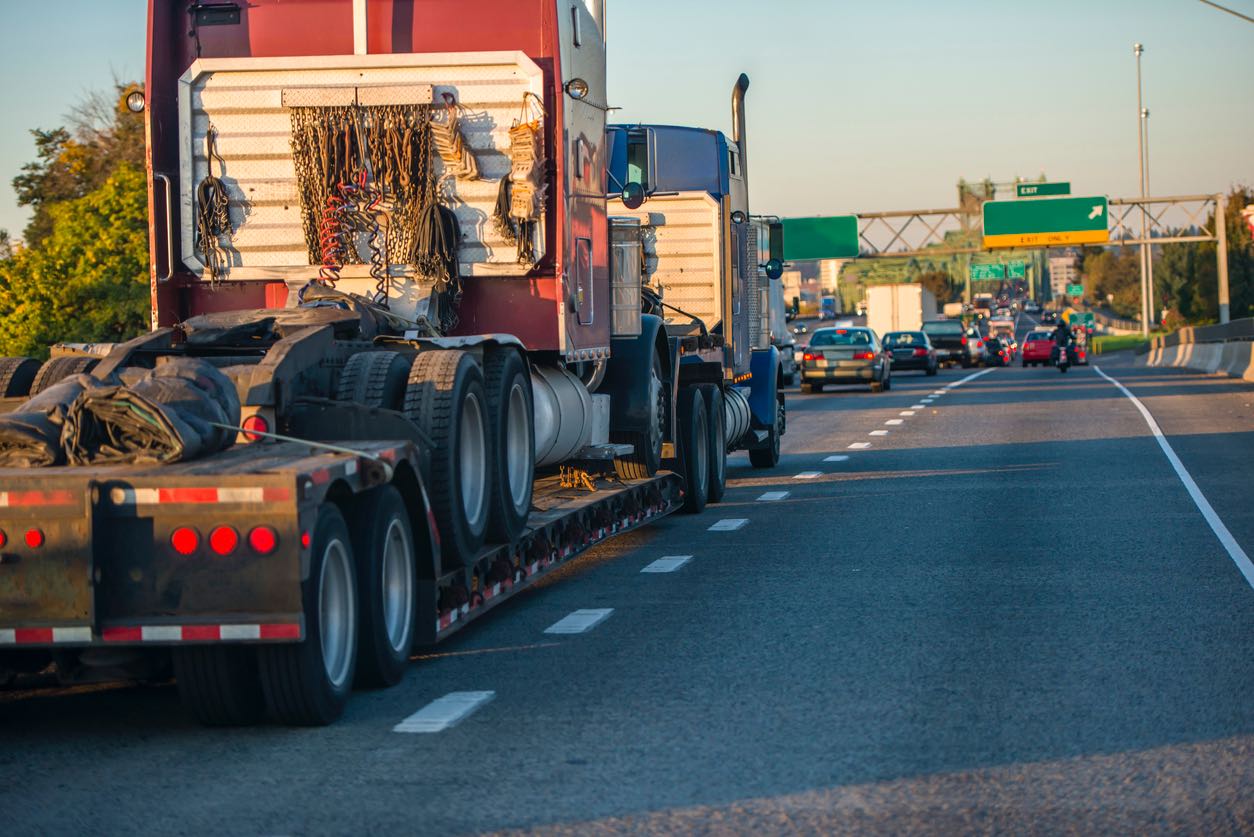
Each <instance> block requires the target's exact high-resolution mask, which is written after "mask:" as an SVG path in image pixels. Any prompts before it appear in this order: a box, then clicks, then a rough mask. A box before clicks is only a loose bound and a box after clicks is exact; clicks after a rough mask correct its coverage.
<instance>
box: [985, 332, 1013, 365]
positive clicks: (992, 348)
mask: <svg viewBox="0 0 1254 837" xmlns="http://www.w3.org/2000/svg"><path fill="white" fill-rule="evenodd" d="M984 347H985V348H986V349H988V357H987V358H986V360H985V362H986V363H988V365H989V366H1009V365H1010V362H1011V360H1012V359H1013V357H1014V355H1013V354H1012V353H1011V351H1010V346H1008V345H1007V344H1006V343H1005V341H1003V340H1001V339H999V338H997V337H986V338H985V339H984Z"/></svg>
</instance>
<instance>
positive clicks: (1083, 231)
mask: <svg viewBox="0 0 1254 837" xmlns="http://www.w3.org/2000/svg"><path fill="white" fill-rule="evenodd" d="M1106 210H1107V207H1106V198H1105V197H1093V198H1050V199H1048V200H1037V201H986V202H985V204H984V246H985V247H987V248H990V249H991V248H993V247H1053V246H1056V245H1062V244H1105V243H1106V242H1107V241H1109V240H1110V230H1109V229H1108V228H1107V224H1108V222H1109V219H1108V216H1107V211H1106Z"/></svg>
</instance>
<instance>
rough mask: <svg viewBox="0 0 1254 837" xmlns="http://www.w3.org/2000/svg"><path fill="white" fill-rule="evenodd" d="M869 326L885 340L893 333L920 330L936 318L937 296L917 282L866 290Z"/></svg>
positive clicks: (867, 321) (874, 286)
mask: <svg viewBox="0 0 1254 837" xmlns="http://www.w3.org/2000/svg"><path fill="white" fill-rule="evenodd" d="M866 302H867V310H866V324H867V326H868V327H869V328H870V329H871V330H872V331H874V332H875V333H876V334H878V335H880V336H881V337H883V336H884V335H885V334H886V333H888V332H890V331H918V330H919V329H920V328H922V326H923V323H924V322H925V321H927V320H934V319H936V297H934V296H933V295H932V292H931V291H929V290H928V289H927V288H925V287H923V286H922V285H920V284H917V283H910V284H904V285H872V286H870V287H869V288H867V298H866Z"/></svg>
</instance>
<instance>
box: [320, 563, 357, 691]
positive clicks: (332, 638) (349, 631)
mask: <svg viewBox="0 0 1254 837" xmlns="http://www.w3.org/2000/svg"><path fill="white" fill-rule="evenodd" d="M356 610H357V606H356V603H355V601H354V595H353V570H352V567H351V566H350V563H349V557H348V548H347V547H346V546H345V545H344V543H343V541H341V540H339V539H338V538H337V539H335V540H333V541H331V542H330V543H328V544H327V548H326V550H325V551H324V552H323V554H322V572H321V574H320V577H319V580H318V632H319V634H320V636H321V639H322V666H323V668H324V669H325V670H326V675H327V679H328V680H330V681H331V684H332V685H333V686H336V687H339V686H343V685H344V684H345V683H347V682H348V675H349V671H350V669H351V668H352V663H353V649H354V648H355V647H356V644H357V613H356Z"/></svg>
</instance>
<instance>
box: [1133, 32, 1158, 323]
mask: <svg viewBox="0 0 1254 837" xmlns="http://www.w3.org/2000/svg"><path fill="white" fill-rule="evenodd" d="M1143 52H1145V47H1144V46H1142V45H1141V44H1139V43H1136V44H1133V45H1132V54H1133V55H1134V56H1136V111H1137V126H1136V156H1137V165H1138V169H1139V174H1140V181H1141V242H1142V243H1141V334H1142V335H1145V336H1149V327H1150V317H1151V315H1152V307H1153V303H1152V301H1151V300H1150V293H1151V290H1150V272H1149V271H1150V267H1149V260H1150V252H1149V247H1148V245H1146V244H1145V243H1144V242H1145V241H1146V239H1147V238H1148V233H1147V230H1146V223H1145V198H1146V192H1147V191H1148V189H1149V184H1148V183H1147V182H1146V181H1147V180H1148V177H1149V174H1148V172H1147V171H1146V167H1145V145H1146V120H1147V119H1148V118H1149V111H1148V110H1147V109H1146V108H1145V106H1144V105H1143V104H1142V101H1141V53H1143Z"/></svg>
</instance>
